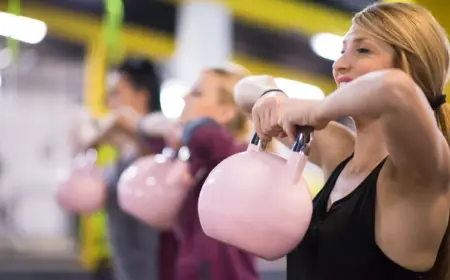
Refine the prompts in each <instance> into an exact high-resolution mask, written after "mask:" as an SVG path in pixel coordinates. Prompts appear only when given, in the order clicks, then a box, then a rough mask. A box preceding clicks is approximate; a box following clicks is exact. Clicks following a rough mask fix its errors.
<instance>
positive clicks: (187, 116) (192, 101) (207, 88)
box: [180, 71, 236, 124]
mask: <svg viewBox="0 0 450 280" xmlns="http://www.w3.org/2000/svg"><path fill="white" fill-rule="evenodd" d="M222 86H223V77H221V76H220V75H218V74H216V73H214V72H212V71H205V72H204V73H203V74H202V76H201V77H200V79H199V80H198V81H197V83H196V85H195V86H194V88H193V89H192V90H191V92H190V93H188V94H187V95H186V96H185V98H184V101H185V106H184V109H183V112H182V114H181V117H180V119H181V121H182V122H186V121H190V120H194V119H197V118H201V117H209V118H212V119H213V120H215V121H216V122H218V123H220V124H226V123H228V122H229V121H231V119H232V118H233V117H234V115H235V114H236V108H235V106H233V104H227V103H222V102H220V94H222V92H221V90H222ZM225 94H226V93H225Z"/></svg>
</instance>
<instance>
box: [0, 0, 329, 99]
mask: <svg viewBox="0 0 450 280" xmlns="http://www.w3.org/2000/svg"><path fill="white" fill-rule="evenodd" d="M242 1H244V2H245V1H246V0H242ZM1 2H2V3H0V10H6V4H5V3H4V1H1ZM22 15H24V16H27V17H31V18H36V19H39V20H42V21H44V22H45V23H46V24H47V26H48V28H49V32H50V34H51V35H53V36H55V37H58V38H61V39H63V40H67V41H70V42H74V43H78V44H82V45H85V46H89V45H90V44H92V42H95V41H96V40H98V39H99V38H100V36H101V30H102V29H101V21H100V19H99V18H96V17H94V16H89V15H85V14H80V13H77V12H73V11H67V10H64V9H58V8H54V7H50V6H48V5H42V4H41V5H33V4H29V3H24V4H23V8H22ZM121 36H122V40H123V43H124V48H125V50H126V51H127V53H130V54H140V55H145V56H147V57H151V58H153V59H158V60H166V59H171V57H172V54H173V52H174V49H175V46H174V40H173V37H171V36H168V35H166V34H162V33H159V32H155V31H152V30H149V29H147V28H143V27H138V26H131V25H125V26H124V28H123V31H122V33H121ZM233 60H235V62H236V63H238V64H241V65H243V66H244V67H246V68H247V69H248V70H249V71H251V72H252V73H265V74H269V75H273V76H278V77H279V76H282V77H288V78H291V79H295V80H298V81H301V82H305V83H309V84H313V85H316V86H318V87H320V88H322V90H324V91H325V92H330V91H332V90H333V89H334V88H335V85H334V83H333V82H332V81H331V80H330V79H329V78H327V77H322V76H320V75H314V74H308V73H306V71H305V72H299V71H297V70H295V71H294V70H291V69H288V68H286V67H284V66H281V65H277V64H274V63H270V62H267V61H263V60H260V59H256V58H250V57H247V56H241V55H237V56H235V58H234V59H233Z"/></svg>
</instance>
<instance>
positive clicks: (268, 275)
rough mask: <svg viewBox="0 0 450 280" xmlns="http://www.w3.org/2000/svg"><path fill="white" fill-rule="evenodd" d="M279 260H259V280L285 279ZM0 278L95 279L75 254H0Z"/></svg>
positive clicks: (21, 279)
mask: <svg viewBox="0 0 450 280" xmlns="http://www.w3.org/2000/svg"><path fill="white" fill-rule="evenodd" d="M283 264H284V261H280V262H270V263H268V262H260V264H259V267H260V269H261V280H284V279H286V276H285V272H284V271H283V270H284V269H283V268H282V267H280V266H283ZM0 280H96V279H94V278H93V276H90V275H89V274H88V273H87V272H85V271H84V270H83V269H82V268H81V266H80V265H79V264H78V262H77V259H76V257H75V256H60V257H59V258H57V259H56V258H47V259H43V258H42V256H40V257H37V256H30V255H28V256H24V255H18V254H14V253H11V254H8V255H4V254H1V255H0Z"/></svg>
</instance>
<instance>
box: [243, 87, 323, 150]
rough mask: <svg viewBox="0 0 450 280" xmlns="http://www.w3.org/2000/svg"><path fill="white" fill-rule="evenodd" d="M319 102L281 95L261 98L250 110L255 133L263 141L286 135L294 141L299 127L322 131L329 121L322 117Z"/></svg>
mask: <svg viewBox="0 0 450 280" xmlns="http://www.w3.org/2000/svg"><path fill="white" fill-rule="evenodd" d="M321 102H322V101H313V100H300V99H293V98H288V97H286V96H282V95H278V96H269V97H262V98H260V99H259V100H258V101H257V102H256V104H255V106H254V108H253V110H252V117H253V122H254V125H255V129H256V132H257V134H258V136H259V137H260V138H261V140H265V141H267V140H270V139H271V138H273V137H283V136H286V135H287V136H288V137H289V138H290V139H291V140H292V141H295V138H296V137H297V134H298V130H299V128H301V127H305V126H311V127H313V128H314V129H315V130H321V129H324V128H325V127H326V126H327V125H328V123H329V122H330V121H331V120H327V119H324V118H323V117H322V114H321V112H320V104H321Z"/></svg>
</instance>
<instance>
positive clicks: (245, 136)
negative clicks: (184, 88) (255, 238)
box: [166, 69, 259, 280]
mask: <svg viewBox="0 0 450 280" xmlns="http://www.w3.org/2000/svg"><path fill="white" fill-rule="evenodd" d="M245 74H246V72H245V71H244V70H243V69H208V70H206V71H204V73H202V75H201V77H200V79H199V80H198V82H197V83H196V85H195V86H194V88H193V89H192V90H191V92H190V93H189V94H188V95H187V96H186V97H185V103H186V105H185V108H184V110H183V113H182V116H181V118H180V121H181V122H182V124H183V128H182V131H181V133H180V134H179V135H177V134H176V133H174V132H176V130H172V135H168V136H167V135H166V141H167V143H172V145H174V144H173V143H176V142H181V143H182V144H183V145H185V146H186V147H187V148H188V149H189V152H190V158H189V160H188V165H189V167H188V168H189V169H188V170H186V175H187V176H190V177H191V180H192V181H194V182H195V183H194V184H193V187H192V191H191V193H190V194H189V196H188V197H187V199H186V202H185V205H184V207H183V208H182V210H181V211H180V216H179V221H178V224H177V226H176V229H175V230H174V231H175V235H176V237H177V239H178V242H179V251H178V257H177V262H176V280H199V279H205V280H256V279H258V278H259V276H258V272H257V269H256V263H255V261H256V259H255V257H254V256H251V255H249V254H247V253H246V252H243V251H240V250H238V249H236V248H234V247H232V246H228V245H226V244H223V243H221V242H219V241H217V240H214V239H211V238H209V237H208V236H206V235H205V233H204V232H203V230H202V227H201V225H200V221H199V216H198V208H197V204H198V197H199V193H200V190H201V186H202V185H203V182H204V180H205V179H206V176H207V175H208V173H209V172H210V171H211V170H212V169H213V168H214V167H215V166H216V165H217V164H218V163H220V162H221V161H222V160H224V159H225V158H227V157H228V156H230V155H233V154H235V153H238V152H241V151H244V150H245V149H246V147H247V145H248V141H249V132H250V131H249V129H250V126H249V122H248V120H247V117H246V115H245V114H244V113H243V112H242V111H241V110H240V109H239V108H238V107H237V105H236V104H235V102H234V99H233V88H234V86H235V84H236V83H237V82H238V81H239V80H240V79H241V78H243V77H244V75H245ZM175 146H176V144H175Z"/></svg>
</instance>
